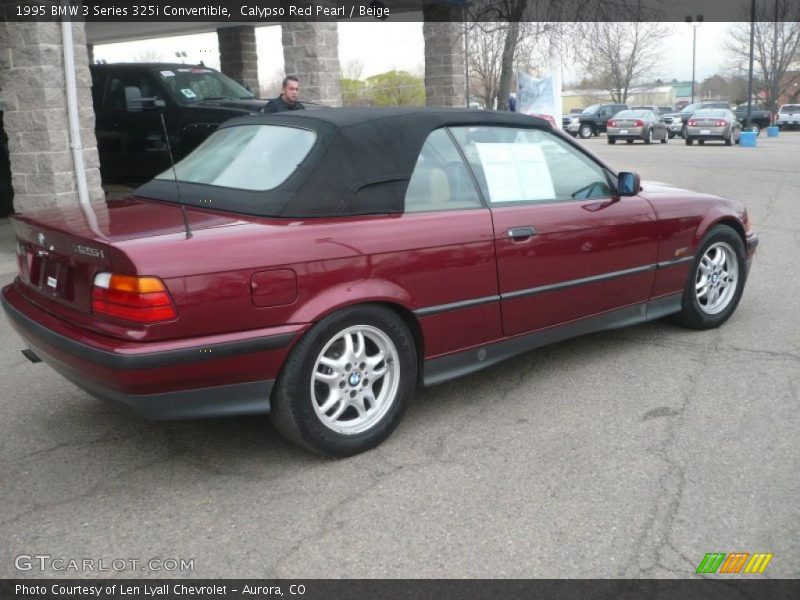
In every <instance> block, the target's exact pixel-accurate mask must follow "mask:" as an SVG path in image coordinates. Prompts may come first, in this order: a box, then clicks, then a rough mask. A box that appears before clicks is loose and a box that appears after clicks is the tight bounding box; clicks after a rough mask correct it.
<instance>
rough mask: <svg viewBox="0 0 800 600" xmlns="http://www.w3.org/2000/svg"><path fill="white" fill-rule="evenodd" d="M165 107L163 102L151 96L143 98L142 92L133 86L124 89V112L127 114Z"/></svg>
mask: <svg viewBox="0 0 800 600" xmlns="http://www.w3.org/2000/svg"><path fill="white" fill-rule="evenodd" d="M166 105H167V103H166V102H164V100H162V99H161V98H158V97H156V96H153V97H152V98H144V97H143V96H142V90H141V89H140V88H139V87H137V86H135V85H130V86H127V87H126V88H125V110H127V111H128V112H142V111H143V110H159V109H162V108H164V107H165V106H166Z"/></svg>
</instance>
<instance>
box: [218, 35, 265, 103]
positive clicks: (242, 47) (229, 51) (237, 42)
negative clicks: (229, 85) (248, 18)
mask: <svg viewBox="0 0 800 600" xmlns="http://www.w3.org/2000/svg"><path fill="white" fill-rule="evenodd" d="M217 40H218V41H219V65H220V70H221V71H222V72H223V73H225V75H227V76H228V77H230V78H231V79H235V80H236V81H238V82H239V83H241V84H242V85H244V86H246V87H249V88H250V89H251V90H252V91H253V93H254V94H255V95H256V96H258V95H260V93H261V87H260V84H259V82H258V52H257V51H256V30H255V27H253V26H251V25H242V26H240V27H220V28H219V29H217Z"/></svg>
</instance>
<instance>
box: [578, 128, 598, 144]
mask: <svg viewBox="0 0 800 600" xmlns="http://www.w3.org/2000/svg"><path fill="white" fill-rule="evenodd" d="M578 135H579V136H581V139H583V140H585V139H588V138H590V137H592V135H594V129H592V126H591V125H581V127H580V129H578Z"/></svg>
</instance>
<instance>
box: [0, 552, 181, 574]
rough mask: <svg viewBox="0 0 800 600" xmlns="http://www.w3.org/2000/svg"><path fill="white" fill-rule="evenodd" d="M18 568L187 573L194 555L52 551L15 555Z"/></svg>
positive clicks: (87, 571)
mask: <svg viewBox="0 0 800 600" xmlns="http://www.w3.org/2000/svg"><path fill="white" fill-rule="evenodd" d="M14 567H15V568H16V569H17V570H18V571H38V572H55V573H93V572H98V573H99V572H108V571H116V572H125V571H128V572H142V571H150V572H155V573H167V572H169V573H172V572H175V573H184V572H187V571H194V559H193V558H148V559H141V558H66V557H63V556H51V555H50V554H19V555H17V556H15V557H14Z"/></svg>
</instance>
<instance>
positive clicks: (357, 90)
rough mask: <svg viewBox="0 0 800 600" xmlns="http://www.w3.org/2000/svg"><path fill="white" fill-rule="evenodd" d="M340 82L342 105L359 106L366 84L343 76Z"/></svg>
mask: <svg viewBox="0 0 800 600" xmlns="http://www.w3.org/2000/svg"><path fill="white" fill-rule="evenodd" d="M340 84H341V86H342V106H361V105H362V104H363V103H364V87H365V86H366V84H365V83H364V82H363V81H360V80H358V79H348V78H345V77H343V78H342V79H341V80H340Z"/></svg>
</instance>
